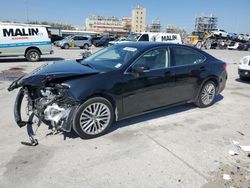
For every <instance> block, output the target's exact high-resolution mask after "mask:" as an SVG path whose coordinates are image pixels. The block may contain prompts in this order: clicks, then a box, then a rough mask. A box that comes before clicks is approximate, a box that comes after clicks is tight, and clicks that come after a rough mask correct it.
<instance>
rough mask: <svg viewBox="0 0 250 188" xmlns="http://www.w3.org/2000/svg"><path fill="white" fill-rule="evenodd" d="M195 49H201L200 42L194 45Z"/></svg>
mask: <svg viewBox="0 0 250 188" xmlns="http://www.w3.org/2000/svg"><path fill="white" fill-rule="evenodd" d="M195 47H196V48H198V49H201V47H202V43H201V41H198V42H197V43H196V45H195Z"/></svg>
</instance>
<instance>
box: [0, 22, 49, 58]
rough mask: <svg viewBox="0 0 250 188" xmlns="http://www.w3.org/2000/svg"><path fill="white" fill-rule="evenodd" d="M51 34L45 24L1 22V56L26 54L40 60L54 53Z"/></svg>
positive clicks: (27, 56) (25, 55)
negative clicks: (43, 56) (42, 56)
mask: <svg viewBox="0 0 250 188" xmlns="http://www.w3.org/2000/svg"><path fill="white" fill-rule="evenodd" d="M52 53H53V51H52V46H51V39H50V34H49V32H48V30H47V28H46V27H45V26H41V25H30V24H20V23H2V22H0V58H1V57H15V56H24V57H26V59H27V60H28V61H32V62H35V61H39V60H40V57H41V55H45V54H52Z"/></svg>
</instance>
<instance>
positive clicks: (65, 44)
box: [59, 35, 92, 49]
mask: <svg viewBox="0 0 250 188" xmlns="http://www.w3.org/2000/svg"><path fill="white" fill-rule="evenodd" d="M91 45H92V43H91V37H89V36H80V35H74V36H69V37H66V38H65V39H63V40H61V41H60V42H59V46H60V47H61V48H62V49H69V48H70V47H79V48H81V49H83V48H84V49H87V48H89V47H90V46H91Z"/></svg>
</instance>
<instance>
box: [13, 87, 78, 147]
mask: <svg viewBox="0 0 250 188" xmlns="http://www.w3.org/2000/svg"><path fill="white" fill-rule="evenodd" d="M16 84H17V83H14V84H12V85H11V86H10V87H9V89H8V90H9V91H11V90H13V89H14V88H16V87H17V85H16ZM13 86H14V87H13ZM69 88H70V86H69V85H67V84H64V83H61V84H58V83H57V84H54V83H49V84H45V85H44V86H42V87H41V86H40V87H39V86H29V85H24V86H22V87H21V89H20V90H19V92H18V95H17V98H16V101H15V105H14V116H15V121H16V123H17V125H18V126H19V127H23V126H26V125H27V126H29V125H32V124H33V122H32V119H33V118H29V119H28V120H23V117H22V109H23V108H22V105H23V101H24V100H26V105H27V106H25V108H26V113H27V115H28V116H30V117H33V116H36V117H37V118H38V119H39V125H40V123H44V124H46V125H48V126H49V128H51V129H52V131H53V132H58V131H65V132H70V131H71V128H72V121H73V115H74V112H75V110H76V109H77V107H78V103H77V102H76V101H75V99H73V98H72V97H71V96H69V93H68V89H69ZM39 125H38V126H39ZM27 130H28V131H29V130H30V131H31V132H28V135H29V137H30V140H31V142H33V141H35V140H34V139H33V137H32V134H33V130H31V129H30V128H29V129H27ZM36 142H37V140H36ZM33 144H34V143H33ZM33 144H32V145H33Z"/></svg>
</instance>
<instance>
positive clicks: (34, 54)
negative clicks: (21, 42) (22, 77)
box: [25, 49, 41, 62]
mask: <svg viewBox="0 0 250 188" xmlns="http://www.w3.org/2000/svg"><path fill="white" fill-rule="evenodd" d="M25 57H26V59H27V60H28V61H30V62H36V61H39V60H40V57H41V54H40V52H39V51H38V50H37V49H30V50H28V51H27V52H26V54H25Z"/></svg>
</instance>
